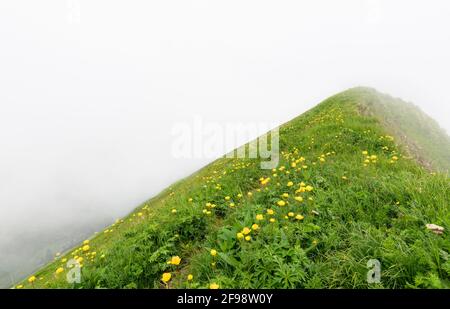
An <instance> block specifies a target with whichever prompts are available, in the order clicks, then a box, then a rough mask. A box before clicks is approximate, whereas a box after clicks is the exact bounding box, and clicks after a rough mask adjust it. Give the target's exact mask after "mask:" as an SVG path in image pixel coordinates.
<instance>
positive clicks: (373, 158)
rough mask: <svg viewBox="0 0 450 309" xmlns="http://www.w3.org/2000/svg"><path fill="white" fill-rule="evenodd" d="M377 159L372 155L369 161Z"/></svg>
mask: <svg viewBox="0 0 450 309" xmlns="http://www.w3.org/2000/svg"><path fill="white" fill-rule="evenodd" d="M377 158H378V157H377V156H376V155H372V156H370V159H371V160H376V159H377Z"/></svg>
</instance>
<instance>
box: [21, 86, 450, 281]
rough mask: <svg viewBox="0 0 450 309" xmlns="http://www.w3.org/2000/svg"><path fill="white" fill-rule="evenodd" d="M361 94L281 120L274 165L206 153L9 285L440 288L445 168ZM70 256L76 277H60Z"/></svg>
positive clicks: (446, 263) (447, 263)
mask: <svg viewBox="0 0 450 309" xmlns="http://www.w3.org/2000/svg"><path fill="white" fill-rule="evenodd" d="M367 91H368V90H366V89H352V90H349V91H346V92H343V93H341V94H338V95H336V96H333V97H331V98H329V99H327V100H326V101H324V102H322V103H321V104H319V105H318V106H317V107H316V108H314V109H312V110H310V111H309V112H307V113H305V114H304V115H302V116H300V117H298V118H296V119H294V120H292V121H290V122H289V123H287V124H285V125H283V126H282V127H281V129H280V149H281V151H282V153H281V161H280V164H279V166H278V168H277V169H276V170H272V171H271V170H261V169H260V165H259V161H258V160H257V159H225V158H224V159H220V160H217V161H216V162H214V163H213V164H211V165H209V166H207V167H205V168H204V169H202V170H200V171H199V172H198V173H196V174H194V175H192V176H191V177H189V178H187V179H184V180H182V181H180V182H178V183H177V184H175V185H173V186H172V187H170V188H169V189H167V190H166V191H165V192H162V193H161V194H160V195H159V196H157V197H155V198H153V199H152V200H149V201H148V202H146V203H144V204H143V205H141V206H140V207H138V208H137V209H136V211H135V212H133V213H132V214H130V215H129V216H128V217H126V218H122V219H120V220H117V221H116V223H114V224H113V225H112V226H110V227H109V228H107V229H106V230H105V231H103V232H101V233H99V234H98V235H95V237H93V238H92V239H91V240H90V241H89V242H86V243H85V244H83V245H80V247H78V248H74V249H73V251H71V252H68V253H66V254H64V255H62V256H59V257H57V258H55V261H54V262H53V263H50V264H49V265H48V266H46V267H45V268H43V269H41V270H40V271H38V272H37V273H36V274H35V275H34V276H33V277H31V280H30V281H31V282H28V281H25V282H23V283H20V284H19V285H18V287H19V288H23V287H24V288H164V287H169V288H181V287H188V288H208V287H210V288H216V287H220V288H340V287H346V288H374V287H375V288H448V287H449V286H450V260H449V254H450V241H449V237H448V229H449V227H450V215H449V207H448V205H449V201H450V181H449V178H448V177H447V175H444V174H440V173H430V172H429V171H428V170H426V169H425V168H423V167H422V166H421V165H419V164H418V163H417V161H416V160H413V159H411V158H409V156H408V155H407V152H406V150H405V147H402V146H399V145H397V143H396V140H395V139H394V138H393V137H392V136H390V135H389V132H387V131H386V128H385V127H384V126H383V125H382V123H381V122H380V119H379V117H377V115H379V112H378V111H376V112H375V111H373V112H372V114H370V113H367V108H372V107H370V105H368V104H367V99H368V98H370V97H368V94H367ZM377 113H378V114H377ZM427 223H435V224H438V225H441V226H443V227H444V228H445V232H444V234H443V235H436V234H434V233H432V232H430V231H428V230H427V229H426V228H425V225H426V224H427ZM177 257H178V258H179V259H178V258H177ZM72 258H75V259H78V261H79V262H80V264H81V265H82V268H81V272H82V281H81V283H80V284H69V283H67V281H66V274H67V273H68V272H70V271H72V270H73V269H71V268H70V267H67V264H66V263H67V262H66V260H69V259H72ZM370 259H378V260H379V261H380V263H381V282H380V283H378V284H368V283H367V280H366V278H367V271H368V268H367V262H368V261H369V260H370ZM168 261H171V262H172V263H168Z"/></svg>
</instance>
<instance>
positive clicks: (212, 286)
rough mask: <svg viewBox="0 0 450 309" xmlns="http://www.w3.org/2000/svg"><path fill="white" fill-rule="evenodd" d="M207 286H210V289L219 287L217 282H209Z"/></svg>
mask: <svg viewBox="0 0 450 309" xmlns="http://www.w3.org/2000/svg"><path fill="white" fill-rule="evenodd" d="M209 288H210V289H211V290H217V289H218V288H219V285H218V284H217V283H211V284H210V285H209Z"/></svg>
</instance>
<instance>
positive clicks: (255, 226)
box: [252, 223, 259, 231]
mask: <svg viewBox="0 0 450 309" xmlns="http://www.w3.org/2000/svg"><path fill="white" fill-rule="evenodd" d="M258 229H259V225H258V224H256V223H255V224H253V225H252V230H254V231H256V230H258Z"/></svg>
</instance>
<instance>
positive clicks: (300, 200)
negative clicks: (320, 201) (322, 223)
mask: <svg viewBox="0 0 450 309" xmlns="http://www.w3.org/2000/svg"><path fill="white" fill-rule="evenodd" d="M295 200H296V201H297V202H303V197H301V196H296V197H295Z"/></svg>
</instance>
